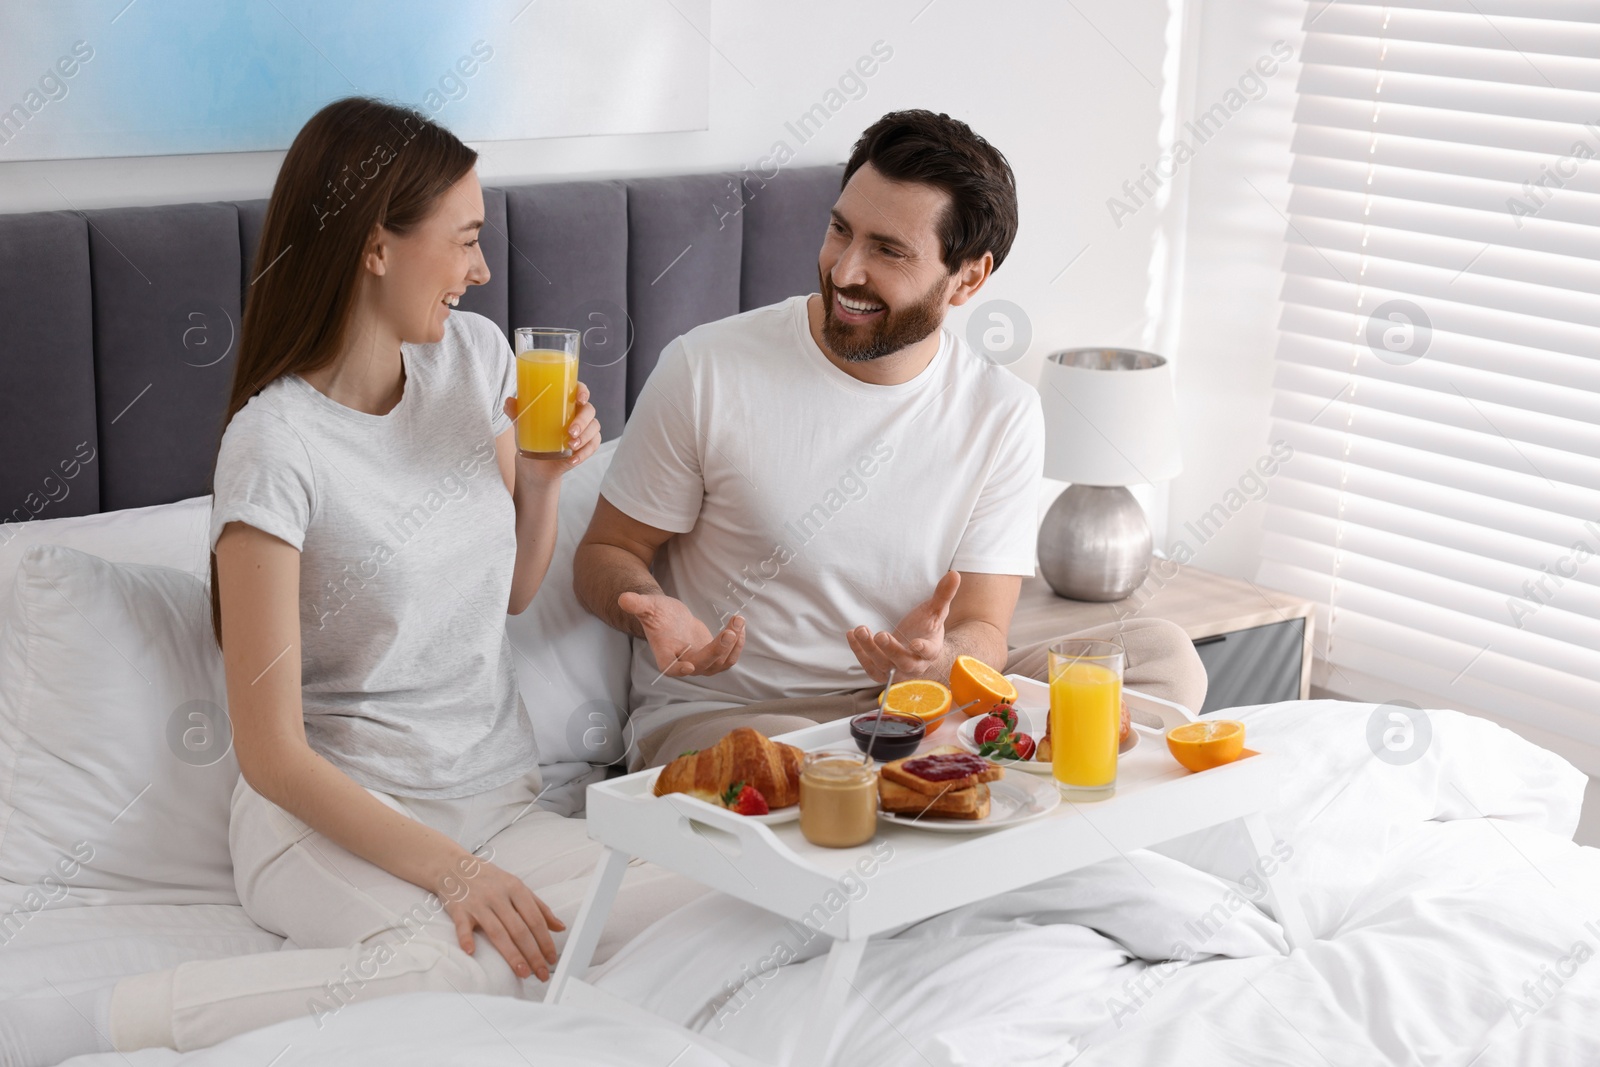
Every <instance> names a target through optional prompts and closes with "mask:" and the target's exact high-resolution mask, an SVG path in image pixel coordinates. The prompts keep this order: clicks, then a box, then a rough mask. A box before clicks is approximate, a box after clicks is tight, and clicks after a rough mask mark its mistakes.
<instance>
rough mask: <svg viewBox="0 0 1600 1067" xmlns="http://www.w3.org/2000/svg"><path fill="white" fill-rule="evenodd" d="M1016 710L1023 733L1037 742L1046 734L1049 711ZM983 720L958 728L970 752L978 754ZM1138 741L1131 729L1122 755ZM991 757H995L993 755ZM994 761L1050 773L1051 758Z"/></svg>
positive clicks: (1012, 767) (961, 741)
mask: <svg viewBox="0 0 1600 1067" xmlns="http://www.w3.org/2000/svg"><path fill="white" fill-rule="evenodd" d="M1016 711H1017V725H1018V726H1020V727H1022V732H1023V733H1025V734H1028V735H1029V736H1030V737H1032V738H1033V739H1034V741H1035V742H1037V741H1038V740H1039V738H1041V737H1043V736H1044V720H1045V716H1046V715H1047V714H1049V713H1048V712H1047V711H1045V709H1043V708H1017V709H1016ZM982 721H983V716H981V715H980V716H977V717H976V718H972V719H968V720H967V721H966V722H964V723H962V724H961V725H960V727H958V728H957V729H956V743H957V744H959V745H960V746H961V747H962V748H964V749H966V750H967V751H968V752H971V753H974V754H977V753H978V742H977V741H976V740H974V736H975V735H976V734H977V732H978V724H979V723H980V722H982ZM1138 743H1139V731H1138V729H1136V728H1135V729H1130V730H1129V731H1128V739H1127V740H1126V741H1124V742H1122V744H1121V745H1120V746H1119V747H1118V748H1117V752H1118V754H1119V755H1120V754H1121V753H1124V752H1127V751H1128V750H1129V749H1131V748H1132V747H1133V746H1134V745H1137V744H1138ZM989 758H990V759H994V757H992V756H991V757H989ZM994 762H996V763H998V764H999V765H1000V766H1002V767H1005V768H1006V769H1007V770H1019V771H1027V772H1028V773H1029V774H1049V773H1050V761H1049V760H1036V759H1030V760H1020V759H995V760H994Z"/></svg>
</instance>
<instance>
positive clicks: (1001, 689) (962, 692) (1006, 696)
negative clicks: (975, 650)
mask: <svg viewBox="0 0 1600 1067" xmlns="http://www.w3.org/2000/svg"><path fill="white" fill-rule="evenodd" d="M950 699H951V701H952V703H954V704H955V706H956V707H958V708H960V709H961V713H962V714H963V715H965V716H966V717H967V718H969V719H973V718H976V717H978V716H979V715H987V714H989V712H990V711H992V710H994V707H995V705H997V704H1015V703H1016V702H1017V687H1016V686H1014V685H1012V684H1011V683H1010V682H1008V681H1006V676H1005V675H1003V674H1001V673H1000V672H999V671H997V670H995V669H994V668H993V667H991V666H989V665H988V664H987V663H985V662H983V660H981V659H974V658H973V657H971V656H957V657H956V661H955V663H954V664H952V665H951V667H950Z"/></svg>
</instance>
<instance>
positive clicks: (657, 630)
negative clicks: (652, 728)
mask: <svg viewBox="0 0 1600 1067" xmlns="http://www.w3.org/2000/svg"><path fill="white" fill-rule="evenodd" d="M617 607H619V608H621V609H622V610H623V611H625V612H627V613H628V614H629V615H632V616H633V617H634V618H636V619H638V620H639V625H640V627H641V628H642V629H643V630H644V636H645V640H647V641H649V642H650V651H651V652H653V653H655V657H656V668H657V669H658V670H660V671H661V673H662V674H663V675H665V676H666V677H668V678H686V677H688V676H690V675H695V674H702V675H703V674H720V673H721V672H723V671H725V670H727V669H728V668H729V667H731V666H733V665H734V664H735V663H737V662H738V661H739V653H740V652H741V651H742V650H743V649H744V617H743V616H740V615H735V616H733V618H731V619H729V620H728V624H727V625H726V626H724V627H723V628H722V631H721V632H720V633H718V634H717V636H716V637H715V638H712V636H711V631H710V630H708V629H707V628H706V625H705V623H703V622H701V621H700V620H699V619H697V618H695V617H694V614H693V613H692V612H690V611H689V609H688V608H687V607H686V606H685V605H684V603H683V601H681V600H678V599H676V598H674V597H670V596H666V595H665V594H644V593H623V594H622V595H621V596H619V597H617Z"/></svg>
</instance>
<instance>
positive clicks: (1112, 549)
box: [1039, 485, 1152, 601]
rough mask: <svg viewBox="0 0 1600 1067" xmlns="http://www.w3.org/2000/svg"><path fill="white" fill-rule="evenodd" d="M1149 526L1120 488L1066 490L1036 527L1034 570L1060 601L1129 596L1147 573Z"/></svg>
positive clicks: (1137, 505)
mask: <svg viewBox="0 0 1600 1067" xmlns="http://www.w3.org/2000/svg"><path fill="white" fill-rule="evenodd" d="M1151 547H1152V542H1151V538H1150V523H1149V522H1148V521H1147V520H1146V519H1145V517H1144V509H1143V508H1141V507H1140V506H1139V502H1138V501H1137V500H1135V499H1134V498H1133V494H1132V493H1130V492H1128V490H1127V489H1126V488H1125V487H1123V486H1120V485H1110V486H1104V485H1069V486H1068V487H1067V489H1066V492H1064V493H1062V494H1061V495H1060V496H1058V497H1056V502H1055V503H1054V504H1051V505H1050V510H1049V511H1047V512H1046V513H1045V516H1044V524H1043V525H1042V526H1040V527H1039V570H1040V572H1041V573H1042V574H1043V575H1044V580H1045V581H1047V582H1049V583H1050V588H1051V589H1054V590H1055V591H1056V593H1057V595H1059V596H1064V597H1067V598H1069V599H1072V600H1094V601H1108V600H1121V599H1123V598H1124V597H1127V596H1131V595H1132V594H1133V591H1134V590H1135V589H1137V588H1139V586H1140V585H1141V584H1143V582H1144V579H1145V575H1147V574H1148V573H1149V572H1150V550H1151Z"/></svg>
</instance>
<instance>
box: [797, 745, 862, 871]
mask: <svg viewBox="0 0 1600 1067" xmlns="http://www.w3.org/2000/svg"><path fill="white" fill-rule="evenodd" d="M877 829H878V772H877V769H876V768H875V767H874V766H873V763H872V760H871V758H869V757H868V756H866V755H864V754H862V753H860V752H851V751H848V750H844V749H839V750H824V751H821V752H808V753H806V756H805V759H804V760H803V761H801V764H800V833H801V834H803V835H804V836H805V839H806V840H807V841H810V842H811V843H812V844H813V845H821V846H822V847H823V848H853V847H854V846H856V845H863V844H866V843H867V842H868V841H871V840H872V835H873V834H874V833H876V832H877Z"/></svg>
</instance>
